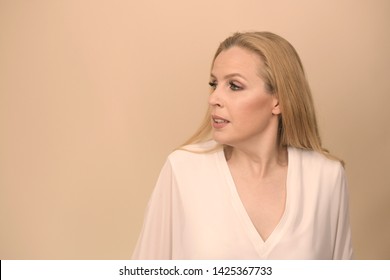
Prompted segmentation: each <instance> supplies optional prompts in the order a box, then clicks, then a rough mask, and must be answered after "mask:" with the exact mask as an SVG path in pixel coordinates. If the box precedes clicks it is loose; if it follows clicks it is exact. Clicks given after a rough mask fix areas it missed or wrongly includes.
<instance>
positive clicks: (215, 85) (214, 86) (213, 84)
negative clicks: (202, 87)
mask: <svg viewBox="0 0 390 280" xmlns="http://www.w3.org/2000/svg"><path fill="white" fill-rule="evenodd" d="M209 86H210V87H211V88H212V89H213V90H214V89H215V88H216V87H217V83H216V82H209Z"/></svg>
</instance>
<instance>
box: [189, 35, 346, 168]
mask: <svg viewBox="0 0 390 280" xmlns="http://www.w3.org/2000/svg"><path fill="white" fill-rule="evenodd" d="M232 47H241V48H244V49H246V50H249V51H251V52H253V53H256V54H257V55H259V57H260V58H261V60H262V62H263V65H262V67H261V69H259V70H260V75H261V77H262V79H263V80H264V83H265V85H266V90H267V91H268V92H269V93H271V94H274V95H276V97H277V98H278V100H279V105H280V108H281V115H279V116H280V117H279V129H278V143H279V145H280V146H283V147H287V146H291V147H296V148H301V149H306V150H314V151H317V152H320V153H322V154H324V155H325V156H327V157H328V158H331V159H335V160H339V159H337V158H336V157H334V156H332V155H330V154H329V152H328V151H327V150H326V149H324V148H323V147H322V144H321V138H320V135H319V131H318V125H317V120H316V116H315V110H314V104H313V98H312V95H311V91H310V87H309V84H308V82H307V79H306V76H305V73H304V69H303V65H302V62H301V60H300V58H299V56H298V53H297V52H296V50H295V49H294V47H293V46H292V45H291V44H290V43H289V42H288V41H287V40H285V39H284V38H282V37H280V36H278V35H276V34H273V33H271V32H246V33H235V34H233V35H232V36H230V37H228V38H227V39H225V40H224V41H223V42H222V43H221V44H220V45H219V47H218V49H217V51H216V53H215V55H214V59H213V62H212V65H213V64H214V61H215V59H216V57H217V56H218V55H219V54H220V53H221V52H222V51H225V50H227V49H229V48H232ZM210 120H211V114H210V108H209V109H208V111H207V113H206V116H205V118H204V120H203V122H202V124H201V125H200V127H199V129H198V130H197V131H196V132H195V133H194V134H193V135H192V137H191V138H190V139H188V140H187V141H186V142H185V143H184V145H189V144H194V143H199V142H202V141H206V140H209V139H211V131H212V128H211V121H210ZM340 161H341V160H340ZM341 162H342V161H341ZM342 163H343V162H342Z"/></svg>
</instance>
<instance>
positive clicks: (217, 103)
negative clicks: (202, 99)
mask: <svg viewBox="0 0 390 280" xmlns="http://www.w3.org/2000/svg"><path fill="white" fill-rule="evenodd" d="M209 105H210V106H212V107H223V100H222V98H221V92H220V91H219V90H218V88H216V89H215V90H214V91H212V92H211V93H210V96H209Z"/></svg>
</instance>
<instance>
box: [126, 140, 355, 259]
mask: <svg viewBox="0 0 390 280" xmlns="http://www.w3.org/2000/svg"><path fill="white" fill-rule="evenodd" d="M214 144H215V142H213V141H209V142H206V143H203V144H197V145H193V146H192V147H191V148H192V149H198V150H202V149H204V148H207V147H210V145H214ZM286 190H287V195H286V205H285V210H284V214H283V216H282V218H281V220H280V221H279V223H278V225H277V226H276V228H275V229H274V230H273V232H272V233H271V235H270V236H269V237H268V239H267V240H266V241H264V240H262V238H261V236H260V235H259V233H258V232H257V230H256V228H255V226H254V225H253V223H252V222H251V220H250V218H249V216H248V214H247V212H246V210H245V208H244V205H243V204H242V202H241V200H240V197H239V195H238V193H237V189H236V186H235V184H234V181H233V178H232V175H231V173H230V170H229V167H228V164H227V162H226V159H225V155H224V152H223V149H222V148H221V149H219V150H217V151H214V152H209V153H194V152H189V151H184V150H176V151H174V152H173V153H172V154H170V155H169V157H168V159H167V161H166V163H165V165H164V167H163V168H162V170H161V173H160V176H159V178H158V181H157V184H156V187H155V189H154V191H153V194H152V196H151V198H150V201H149V204H148V207H147V211H146V216H145V220H144V225H143V228H142V231H141V235H140V237H139V240H138V243H137V245H136V248H135V250H134V253H133V256H132V258H133V259H225V260H226V259H351V258H352V245H351V231H350V225H349V217H348V193H347V185H346V179H345V174H344V169H343V167H342V165H341V164H340V163H339V162H338V161H334V160H330V159H328V158H326V157H325V156H323V155H321V154H319V153H317V152H313V151H305V150H301V149H297V148H291V147H289V148H288V171H287V182H286Z"/></svg>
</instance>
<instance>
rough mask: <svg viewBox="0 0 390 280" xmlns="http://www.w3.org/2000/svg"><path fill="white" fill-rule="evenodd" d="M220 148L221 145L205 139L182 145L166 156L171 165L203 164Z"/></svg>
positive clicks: (213, 157) (212, 157)
mask: <svg viewBox="0 0 390 280" xmlns="http://www.w3.org/2000/svg"><path fill="white" fill-rule="evenodd" d="M221 150H222V147H220V146H219V145H218V143H216V142H215V141H212V140H211V141H207V142H201V143H196V144H191V145H187V146H183V147H181V148H179V149H177V150H175V151H173V152H172V153H170V154H169V156H168V161H169V162H170V163H171V165H173V166H174V165H187V166H188V165H193V164H202V163H203V164H204V163H206V162H209V161H211V160H213V159H215V157H216V154H217V153H218V152H220V151H221Z"/></svg>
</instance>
